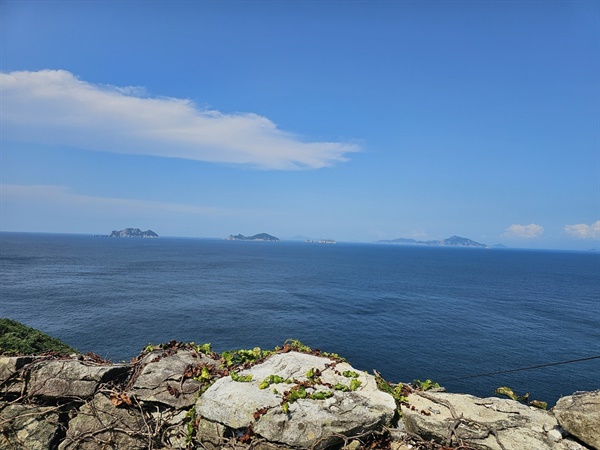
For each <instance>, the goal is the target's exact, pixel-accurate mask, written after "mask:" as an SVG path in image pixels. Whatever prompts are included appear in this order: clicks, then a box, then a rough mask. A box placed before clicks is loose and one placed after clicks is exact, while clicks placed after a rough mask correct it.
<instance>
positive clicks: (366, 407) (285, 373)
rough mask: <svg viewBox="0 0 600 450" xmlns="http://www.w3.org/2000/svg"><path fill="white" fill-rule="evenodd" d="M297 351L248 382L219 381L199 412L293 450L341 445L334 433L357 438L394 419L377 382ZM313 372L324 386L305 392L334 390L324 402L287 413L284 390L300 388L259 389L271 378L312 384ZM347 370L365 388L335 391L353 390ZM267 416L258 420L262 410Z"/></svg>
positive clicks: (256, 371) (301, 403) (259, 369)
mask: <svg viewBox="0 0 600 450" xmlns="http://www.w3.org/2000/svg"><path fill="white" fill-rule="evenodd" d="M332 363H333V361H332V360H330V359H328V358H322V357H317V356H313V355H308V354H304V353H298V352H289V353H281V354H276V355H273V356H271V357H270V358H269V359H267V360H266V361H265V362H263V363H261V364H258V365H256V366H254V367H252V368H250V369H248V370H244V371H242V372H240V375H242V376H245V375H252V381H250V382H237V381H234V380H233V379H232V378H231V377H225V378H221V379H219V380H217V381H216V382H215V383H214V384H213V385H212V386H211V387H210V388H209V389H208V390H207V391H206V392H205V393H204V394H203V395H202V396H201V397H200V398H199V399H198V402H197V403H196V412H197V413H198V414H199V415H200V416H201V417H202V418H203V419H207V420H209V421H213V422H218V423H221V424H223V425H225V426H227V427H229V428H232V429H244V428H247V427H248V426H249V425H250V424H251V423H252V424H253V428H254V432H255V433H256V434H258V435H259V436H261V437H263V438H264V439H266V440H267V441H269V442H273V443H281V444H284V445H288V446H294V447H304V448H306V447H313V448H317V449H319V448H326V447H328V446H329V445H332V444H334V443H336V442H338V441H339V439H338V438H337V437H335V435H336V434H342V435H345V436H348V437H352V436H356V435H359V434H362V433H365V432H368V431H371V430H374V429H376V428H377V427H379V426H381V425H384V424H387V423H389V422H390V421H391V419H392V418H393V416H394V412H395V408H396V404H395V401H394V399H393V398H392V397H391V396H390V395H388V394H386V393H384V392H381V391H380V390H379V389H378V388H377V384H376V382H375V378H374V377H373V376H372V375H368V374H366V373H364V372H360V371H358V370H356V369H354V368H353V367H352V366H350V365H349V364H347V363H337V365H335V367H331V366H332ZM310 369H318V370H319V371H321V376H320V382H319V383H318V384H317V385H315V387H314V388H307V389H306V390H307V393H309V394H310V393H312V392H315V391H331V392H333V394H334V395H333V396H332V397H330V398H328V399H325V400H312V399H309V398H305V399H299V400H297V401H295V402H293V403H290V404H289V411H288V412H287V413H286V412H284V410H283V409H282V407H281V403H282V399H283V395H284V393H285V391H288V390H290V389H291V388H292V387H293V386H295V385H296V383H295V382H294V383H291V384H287V383H279V384H272V385H270V386H269V387H268V388H266V389H260V388H259V385H260V383H261V382H262V381H263V380H264V379H266V378H268V377H269V376H270V375H279V376H280V377H282V378H284V379H290V380H295V381H296V382H305V381H308V378H307V376H306V374H307V372H308V371H309V370H310ZM344 371H353V372H356V373H357V374H358V378H357V379H358V380H360V382H361V385H360V387H358V389H356V390H355V391H352V392H342V391H339V390H334V389H333V388H332V387H328V386H327V384H329V385H335V384H337V383H340V384H344V385H346V386H349V385H350V382H351V380H352V378H348V377H345V376H344V375H343V372H344ZM262 408H266V410H267V411H266V412H265V413H264V414H261V415H260V416H259V417H258V418H256V419H255V417H254V414H255V412H257V411H258V410H260V409H262Z"/></svg>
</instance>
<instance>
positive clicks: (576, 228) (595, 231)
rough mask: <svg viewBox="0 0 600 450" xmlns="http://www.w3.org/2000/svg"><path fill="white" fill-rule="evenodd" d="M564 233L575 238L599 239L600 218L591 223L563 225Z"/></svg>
mask: <svg viewBox="0 0 600 450" xmlns="http://www.w3.org/2000/svg"><path fill="white" fill-rule="evenodd" d="M565 233H567V234H568V235H569V236H573V237H575V238H577V239H600V220H598V221H597V222H594V223H593V224H591V225H587V224H585V223H578V224H576V225H565Z"/></svg>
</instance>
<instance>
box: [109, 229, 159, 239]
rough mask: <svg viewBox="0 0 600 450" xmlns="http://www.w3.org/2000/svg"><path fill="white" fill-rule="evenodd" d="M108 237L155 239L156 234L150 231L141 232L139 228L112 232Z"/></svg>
mask: <svg viewBox="0 0 600 450" xmlns="http://www.w3.org/2000/svg"><path fill="white" fill-rule="evenodd" d="M108 237H117V238H119V237H126V238H133V237H136V238H157V237H158V234H156V233H155V232H154V231H152V230H147V231H142V230H140V229H139V228H125V229H124V230H121V231H117V230H114V231H113V232H112V233H110V235H109V236H108Z"/></svg>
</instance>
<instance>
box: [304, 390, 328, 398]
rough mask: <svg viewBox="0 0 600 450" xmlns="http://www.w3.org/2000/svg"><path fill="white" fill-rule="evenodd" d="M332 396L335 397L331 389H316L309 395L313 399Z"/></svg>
mask: <svg viewBox="0 0 600 450" xmlns="http://www.w3.org/2000/svg"><path fill="white" fill-rule="evenodd" d="M330 397H333V392H331V391H316V392H313V393H312V394H310V395H309V396H308V398H310V399H311V400H325V399H326V398H330Z"/></svg>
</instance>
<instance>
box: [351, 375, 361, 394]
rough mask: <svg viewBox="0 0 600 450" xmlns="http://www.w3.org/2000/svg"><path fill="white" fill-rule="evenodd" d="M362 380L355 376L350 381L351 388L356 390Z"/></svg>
mask: <svg viewBox="0 0 600 450" xmlns="http://www.w3.org/2000/svg"><path fill="white" fill-rule="evenodd" d="M361 384H362V382H361V381H360V380H359V379H358V378H353V379H352V381H350V390H351V391H355V390H357V389H358V388H359V387H360V386H361Z"/></svg>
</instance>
